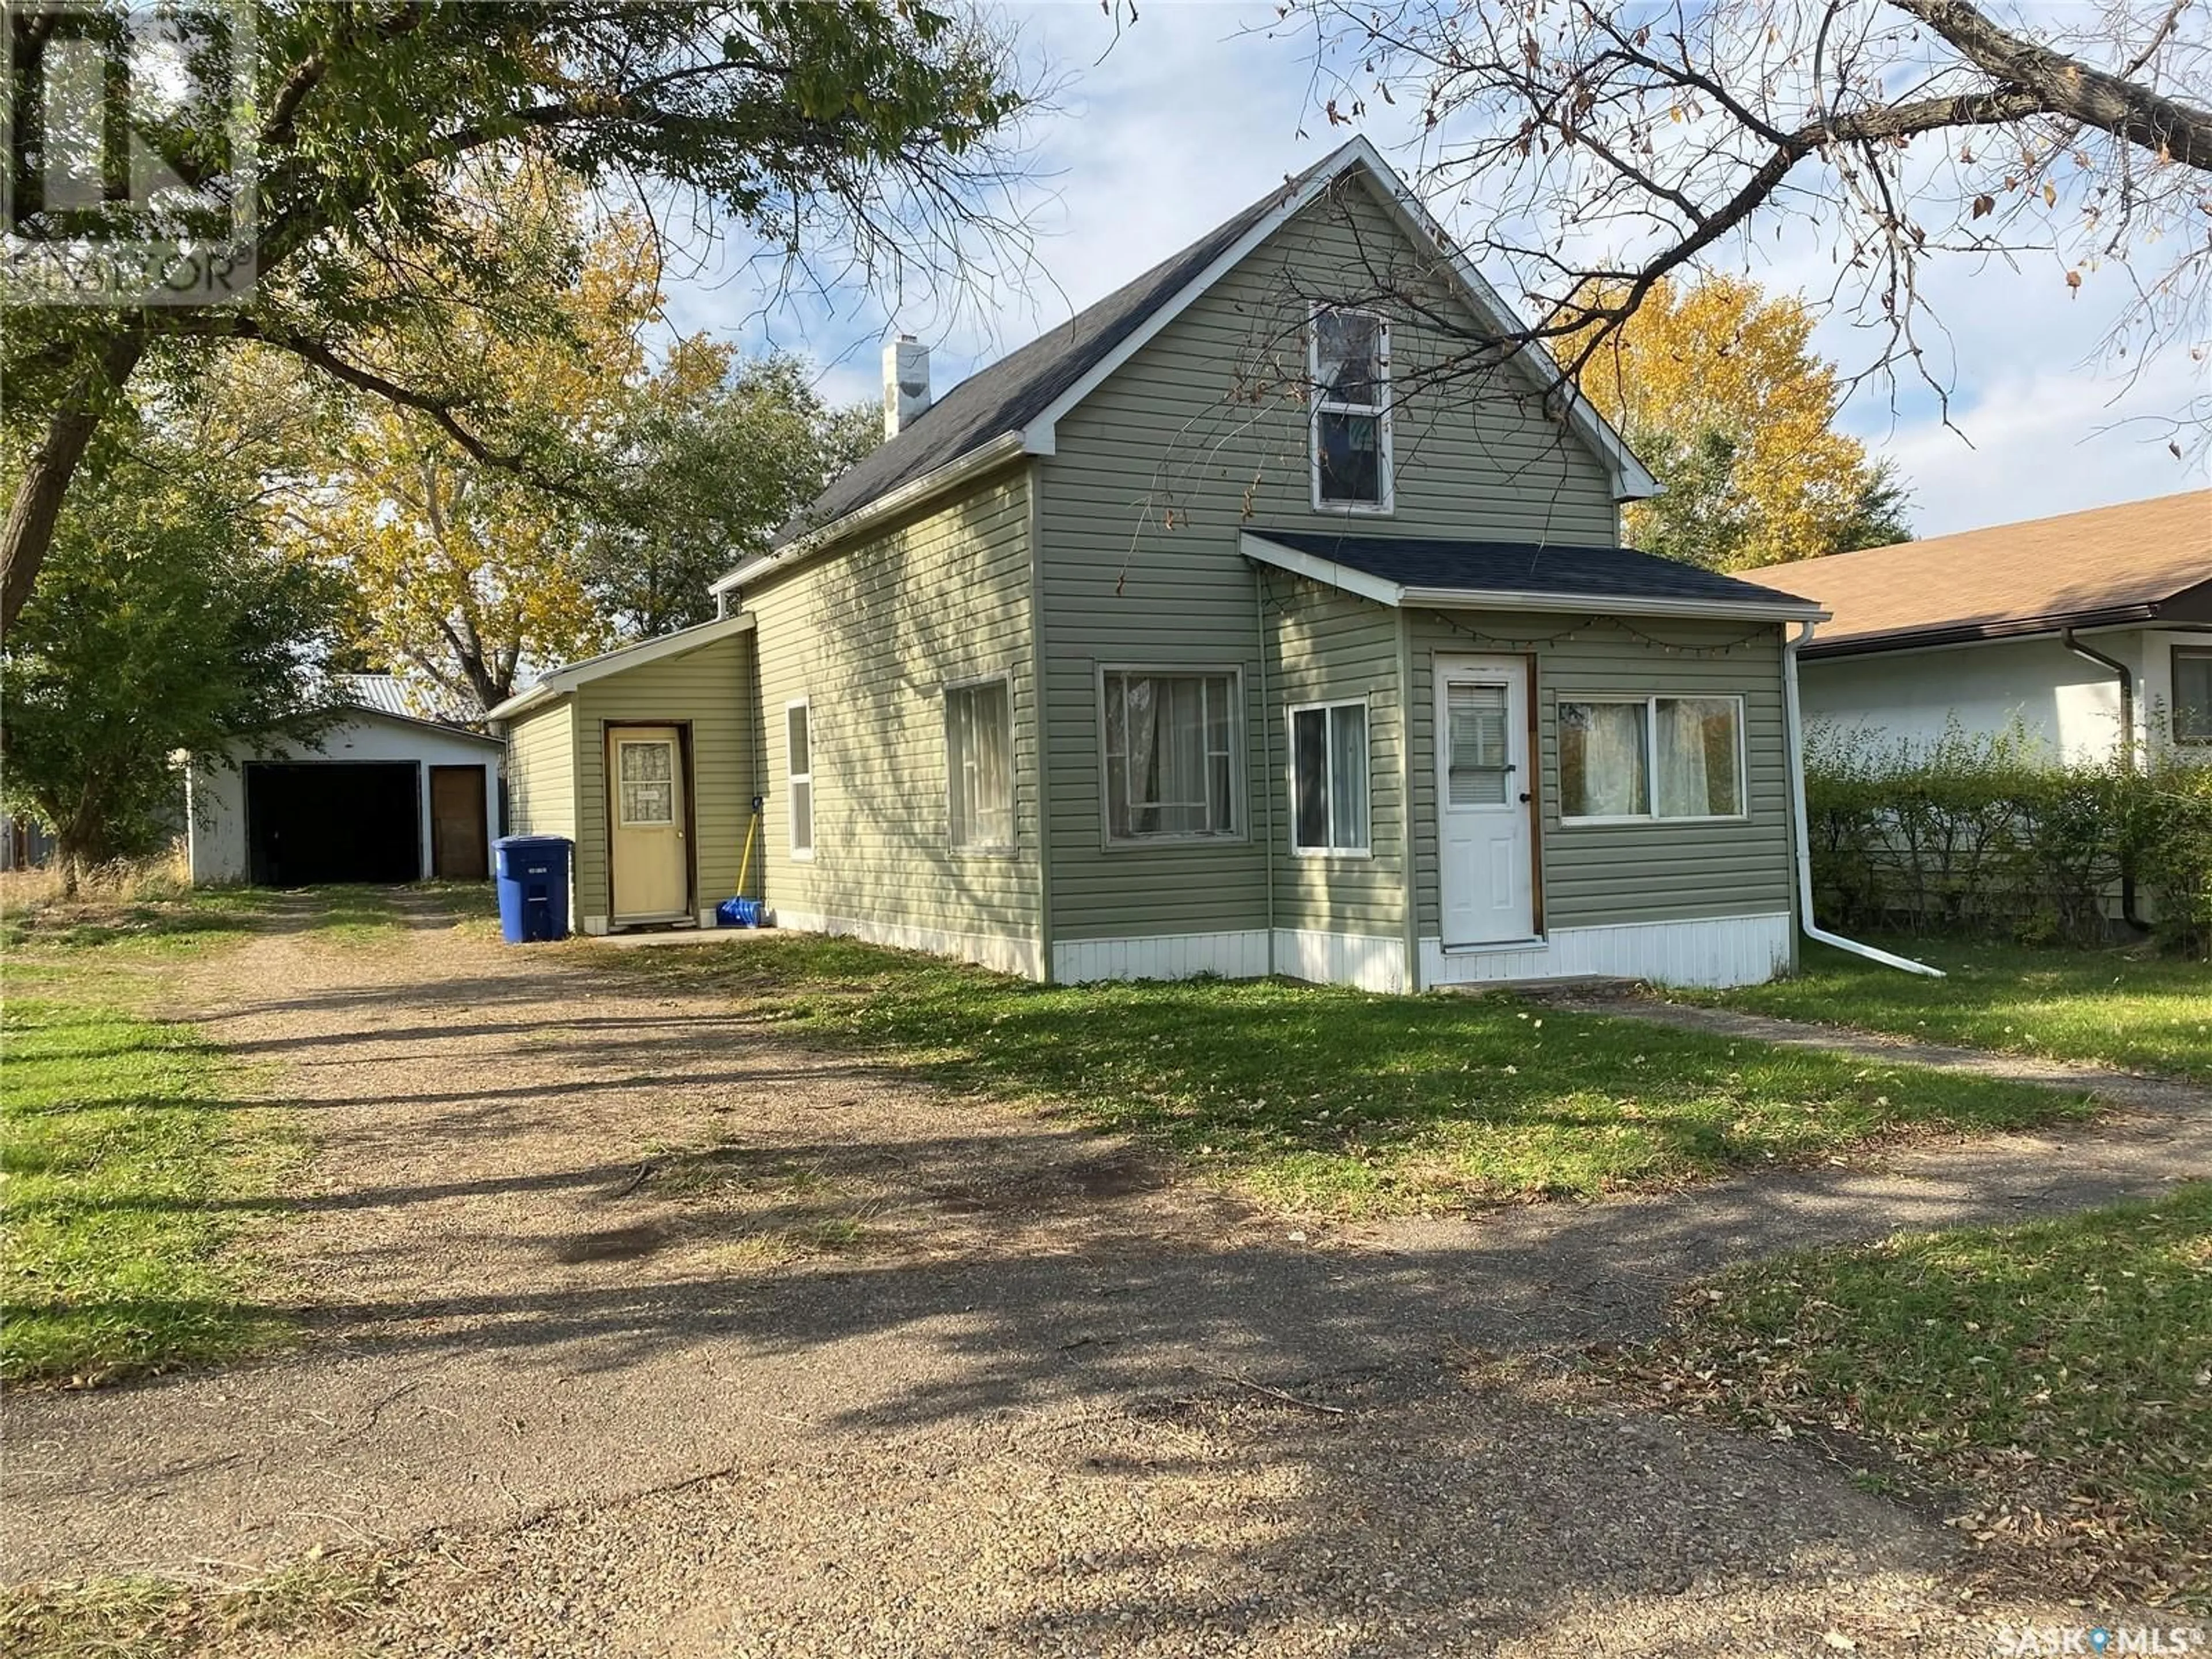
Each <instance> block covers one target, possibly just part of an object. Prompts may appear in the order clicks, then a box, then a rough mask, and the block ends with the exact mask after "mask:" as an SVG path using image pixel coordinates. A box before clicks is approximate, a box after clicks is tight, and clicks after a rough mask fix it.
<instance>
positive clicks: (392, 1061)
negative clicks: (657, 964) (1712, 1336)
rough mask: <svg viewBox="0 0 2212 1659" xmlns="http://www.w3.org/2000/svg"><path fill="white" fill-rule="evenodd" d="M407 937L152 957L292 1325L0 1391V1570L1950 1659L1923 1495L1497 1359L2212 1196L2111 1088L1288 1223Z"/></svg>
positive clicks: (1386, 1646)
mask: <svg viewBox="0 0 2212 1659" xmlns="http://www.w3.org/2000/svg"><path fill="white" fill-rule="evenodd" d="M309 920H311V918H308V917H306V916H301V917H299V918H295V919H293V921H295V922H296V923H298V924H300V925H296V926H295V925H291V924H290V923H288V922H285V921H280V922H279V924H278V925H277V926H276V927H275V928H273V929H272V930H271V931H270V932H268V933H264V934H263V935H261V936H259V937H258V938H256V939H254V940H253V941H252V942H251V943H250V944H249V945H246V947H244V948H243V949H242V950H241V951H237V952H235V953H233V954H230V955H228V956H226V957H223V958H222V959H221V960H220V961H219V962H217V963H214V964H213V965H212V966H211V967H210V968H209V969H206V970H204V972H202V973H201V974H200V975H198V976H197V978H195V979H193V980H192V981H190V982H189V983H186V984H185V985H184V986H183V987H181V988H180V991H179V996H180V1000H181V1006H180V1011H181V1012H189V1013H191V1015H192V1016H193V1017H195V1018H199V1019H200V1020H202V1021H203V1022H204V1024H205V1026H206V1028H207V1029H208V1030H209V1031H210V1034H211V1035H212V1036H214V1037H215V1038H216V1040H217V1041H219V1042H222V1043H223V1044H225V1045H226V1046H228V1048H231V1049H233V1050H234V1051H235V1052H237V1053H239V1054H240V1055H241V1056H242V1057H243V1058H245V1059H246V1060H255V1061H267V1062H271V1063H270V1064H269V1065H268V1066H266V1067H265V1068H264V1069H263V1070H262V1071H260V1072H259V1073H257V1074H258V1075H260V1076H262V1077H264V1079H265V1087H266V1089H267V1091H268V1092H269V1094H270V1098H272V1099H275V1100H279V1101H282V1102H284V1103H288V1104H289V1105H290V1106H291V1107H292V1108H293V1109H295V1110H296V1112H297V1113H298V1115H299V1119H300V1121H301V1126H302V1128H303V1132H304V1133H306V1134H307V1136H308V1137H309V1138H310V1139H311V1140H312V1143H313V1146H314V1147H315V1149H316V1152H315V1157H314V1159H313V1165H312V1169H311V1171H310V1176H309V1180H308V1189H307V1193H306V1194H305V1196H304V1198H303V1200H302V1205H301V1207H302V1209H303V1211H304V1213H303V1215H302V1217H301V1218H300V1220H298V1221H297V1222H296V1223H295V1224H294V1225H291V1226H290V1227H289V1230H287V1231H286V1232H285V1233H284V1234H283V1249H284V1252H285V1263H284V1265H285V1271H286V1273H288V1274H289V1277H290V1279H291V1280H292V1281H293V1286H292V1292H291V1294H292V1296H293V1297H294V1298H295V1299H296V1301H297V1303H298V1304H301V1306H303V1307H305V1309H306V1310H307V1323H308V1328H309V1334H308V1338H307V1341H306V1342H305V1343H304V1344H303V1345H302V1346H301V1347H300V1348H299V1349H298V1350H296V1351H295V1352H292V1353H290V1354H288V1355H286V1356H283V1357H281V1358H276V1359H273V1360H270V1361H268V1362H266V1363H263V1364H257V1365H252V1366H246V1367H243V1368H239V1369H235V1370H228V1371H223V1372H217V1373H209V1374H201V1375H196V1376H188V1377H184V1378H179V1379H174V1380H168V1381H164V1382H161V1383H153V1384H149V1385H145V1386H141V1387H136V1388H130V1389H117V1390H112V1391H107V1392H102V1393H98V1394H93V1395H35V1394H34V1395H21V1396H18V1397H16V1398H15V1399H13V1400H12V1401H10V1402H9V1413H8V1418H9V1420H8V1424H7V1432H8V1448H9V1468H8V1476H7V1484H8V1504H7V1534H6V1538H5V1552H6V1558H5V1566H6V1571H7V1574H8V1576H9V1577H11V1578H16V1579H21V1578H55V1577H71V1578H74V1577H83V1576H86V1575H88V1574H93V1573H114V1572H129V1571H147V1570H153V1571H164V1572H182V1573H191V1572H195V1571H216V1572H218V1573H220V1574H227V1575H230V1576H236V1575H238V1574H240V1573H243V1572H247V1571H252V1570H255V1569H258V1568H259V1567H263V1566H265V1565H271V1564H275V1563H278V1562H282V1561H283V1560H286V1559H289V1558H291V1557H293V1556H295V1555H297V1554H298V1553H301V1552H302V1551H304V1550H306V1549H308V1548H310V1547H316V1546H341V1547H344V1546H353V1547H362V1548H366V1549H375V1550H380V1551H386V1552H388V1553H391V1555H392V1559H393V1560H394V1561H395V1563H396V1566H395V1569H394V1571H393V1573H392V1581H391V1582H392V1589H391V1594H390V1595H389V1597H388V1598H387V1600H386V1601H385V1602H384V1603H383V1604H382V1605H380V1607H378V1608H377V1609H376V1610H375V1611H374V1613H372V1615H371V1616H370V1618H369V1620H368V1622H367V1623H365V1624H362V1625H357V1626H349V1627H347V1628H345V1629H343V1631H339V1632H332V1633H331V1634H330V1635H329V1636H328V1638H327V1640H326V1641H325V1644H324V1645H322V1646H319V1647H318V1646H316V1645H315V1640H316V1639H319V1638H311V1639H309V1640H307V1641H306V1642H305V1643H304V1644H303V1642H302V1641H301V1639H299V1638H295V1637H290V1636H288V1637H285V1638H283V1639H282V1640H281V1641H277V1640H276V1639H275V1638H267V1645H265V1646H263V1647H259V1648H257V1647H256V1645H255V1638H252V1637H250V1636H240V1637H239V1638H236V1643H235V1648H236V1650H237V1651H239V1652H240V1653H252V1652H269V1653H276V1652H280V1651H281V1652H284V1653H295V1652H303V1651H305V1652H324V1653H328V1654H331V1655H338V1654H349V1655H350V1654H362V1653H378V1654H382V1653H392V1654H482V1655H514V1656H529V1655H541V1654H543V1655H568V1654H578V1655H582V1654H592V1655H597V1654H627V1653H637V1654H676V1655H684V1654H699V1655H708V1654H714V1655H750V1654H762V1655H767V1654H779V1655H780V1654H793V1655H798V1654H805V1655H814V1654H821V1655H847V1654H853V1655H878V1654H881V1655H893V1654H917V1655H920V1654H939V1653H943V1654H956V1653H957V1654H962V1655H974V1654H998V1653H1009V1654H1011V1653H1024V1654H1026V1653H1062V1652H1065V1653H1080V1654H1124V1653H1126V1654H1153V1653H1158V1654H1170V1653H1175V1654H1184V1653H1217V1652H1218V1653H1232V1652H1233V1653H1237V1654H1261V1655H1271V1654H1332V1655H1353V1654H1359V1655H1366V1654H1386V1653H1387V1654H1401V1653H1402V1654H1408V1655H1413V1654H1440V1653H1468V1654H1489V1653H1501V1654H1516V1655H1519V1654H1530V1655H1534V1654H1561V1655H1565V1654H1575V1655H1583V1654H1606V1653H1624V1654H1626V1653H1636V1654H1647V1653H1648V1654H1661V1653H1667V1654H1672V1653H1678V1652H1681V1651H1685V1650H1691V1649H1695V1650H1699V1651H1707V1652H1714V1653H1723V1654H1744V1655H1753V1654H1759V1655H1764V1654H1775V1653H1784V1654H1796V1653H1819V1654H1833V1653H1835V1652H1838V1651H1843V1650H1845V1647H1844V1644H1856V1650H1857V1651H1859V1652H1863V1653H1888V1652H1895V1653H1899V1654H1906V1653H1910V1654H1913V1655H1916V1656H1920V1655H1926V1654H1929V1653H1981V1652H1984V1651H1987V1650H1989V1646H1990V1632H1991V1631H1993V1630H1994V1628H1995V1627H1996V1626H1997V1625H1999V1624H2002V1623H2003V1622H2004V1621H2005V1620H2008V1619H2010V1620H2015V1621H2017V1620H2021V1619H2023V1618H2025V1617H2027V1615H2028V1613H2030V1612H2032V1611H2033V1610H2032V1609H2027V1608H2023V1607H2018V1606H2014V1605H2010V1604H2003V1603H1996V1604H1991V1603H1988V1602H1986V1601H1982V1600H1974V1601H1963V1600H1962V1599H1961V1589H1962V1586H1963V1585H1965V1583H1966V1565H1965V1564H1964V1563H1962V1562H1961V1560H1960V1556H1959V1554H1958V1552H1957V1549H1956V1546H1955V1543H1954V1534H1952V1533H1951V1532H1950V1531H1949V1530H1948V1529H1947V1528H1943V1527H1942V1526H1941V1525H1940V1524H1939V1523H1938V1522H1937V1521H1936V1519H1935V1518H1933V1517H1929V1516H1922V1515H1917V1514H1914V1513H1911V1512H1908V1511H1907V1510H1904V1509H1902V1508H1899V1507H1898V1506H1897V1505H1895V1504H1892V1503H1889V1502H1887V1501H1886V1500H1884V1499H1881V1498H1877V1497H1875V1496H1871V1495H1869V1494H1868V1493H1867V1492H1862V1491H1860V1490H1859V1489H1858V1488H1857V1486H1853V1485H1852V1484H1851V1483H1850V1480H1848V1479H1847V1478H1846V1477H1845V1475H1844V1472H1843V1471H1841V1470H1839V1469H1838V1468H1835V1467H1833V1466H1832V1465H1831V1464H1829V1463H1828V1462H1825V1461H1824V1460H1822V1459H1821V1458H1820V1457H1819V1456H1817V1455H1814V1454H1813V1453H1812V1452H1810V1451H1808V1450H1805V1449H1800V1448H1797V1447H1793V1446H1785V1445H1776V1444H1769V1443H1760V1442H1756V1441H1752V1440H1747V1439H1742V1438H1739V1437H1731V1436H1727V1435H1724V1434H1722V1433H1719V1432H1717V1431H1711V1430H1709V1429H1705V1428H1702V1427H1698V1426H1693V1425H1676V1424H1674V1423H1671V1422H1668V1421H1665V1420H1662V1419H1656V1418H1652V1417H1649V1416H1646V1415H1644V1414H1642V1413H1638V1412H1635V1411H1633V1410H1632V1409H1630V1408H1628V1407H1625V1406H1622V1405H1620V1404H1618V1403H1616V1402H1613V1401H1609V1400H1607V1399H1605V1398H1603V1397H1601V1396H1597V1395H1593V1394H1592V1393H1591V1392H1590V1391H1589V1389H1588V1387H1587V1385H1584V1384H1581V1383H1574V1382H1571V1381H1568V1380H1564V1379H1563V1380H1561V1381H1559V1382H1557V1383H1548V1382H1546V1381H1544V1380H1543V1379H1544V1377H1545V1376H1546V1375H1547V1370H1546V1367H1545V1366H1544V1364H1542V1363H1541V1356H1542V1355H1543V1354H1545V1353H1546V1352H1548V1351H1551V1350H1554V1349H1557V1348H1560V1347H1564V1346H1573V1345H1578V1344H1582V1343H1587V1342H1589V1341H1593V1340H1631V1339H1634V1338H1637V1337H1640V1336H1642V1335H1644V1334H1650V1333H1651V1332H1653V1331H1655V1330H1656V1329H1657V1328H1658V1327H1659V1325H1660V1322H1661V1321H1662V1316H1663V1310H1664V1305H1665V1301H1666V1298H1667V1297H1668V1294H1669V1292H1670V1291H1672V1290H1673V1289H1674V1287H1675V1286H1676V1285H1679V1284H1680V1282H1681V1280H1682V1279H1684V1278H1686V1277H1687V1276H1690V1275H1692V1274H1694V1273H1699V1272H1702V1271H1705V1270H1707V1269H1709V1268H1711V1267H1714V1266H1717V1265H1719V1264H1720V1263H1723V1262H1725V1261H1730V1260H1734V1259H1736V1258H1739V1257H1741V1256H1742V1255H1747V1254H1754V1253H1759V1252H1763V1251H1766V1250H1770V1249H1777V1248H1781V1247H1784V1246H1785V1245H1788V1244H1791V1243H1803V1242H1811V1241H1815V1240H1825V1239H1847V1238H1857V1237H1872V1236H1876V1235H1879V1234H1881V1233H1882V1232H1885V1231H1890V1230H1892V1229H1893V1228H1895V1227H1898V1226H1900V1225H1928V1226H1934V1225H1947V1224H1949V1223H1953V1222H1957V1221H1962V1220H1973V1219H2000V1218H2017V1217H2019V1216H2021V1215H2023V1214H2029V1213H2037V1212H2046V1211H2048V1210H2051V1209H2053V1208H2058V1207H2068V1206H2074V1205H2078V1204H2086V1203H2092V1202H2097V1201H2102V1200H2107V1199H2110V1198H2112V1197H2115V1196H2118V1195H2120V1194H2128V1193H2137V1192H2149V1191H2154V1190H2157V1189H2159V1188H2161V1187H2162V1186H2163V1185H2164V1184H2165V1183H2166V1182H2168V1181H2170V1180H2171V1179H2173V1178H2175V1177H2176V1176H2179V1175H2183V1174H2187V1173H2190V1172H2191V1171H2192V1170H2212V1125H2208V1124H2207V1122H2206V1121H2205V1119H2204V1118H2203V1115H2170V1116H2155V1115H2145V1116H2142V1117H2138V1118H2134V1119H2124V1120H2121V1121H2118V1122H2116V1123H2112V1124H2108V1125H2106V1126H2104V1127H2101V1128H2100V1130H2099V1131H2098V1132H2097V1133H2095V1135H2094V1136H2093V1137H2087V1138H2077V1139H2069V1140H2066V1141H2064V1142H2060V1141H2057V1140H2054V1139H2045V1138H2039V1137H2027V1136H2022V1137H2014V1138H2008V1139H2001V1140H1996V1141H1984V1142H1980V1143H1977V1144H1976V1145H1974V1146H1971V1147H1960V1148H1951V1149H1941V1148H1938V1149H1929V1150H1923V1151H1920V1152H1913V1153H1911V1154H1909V1155H1904V1156H1900V1158H1899V1159H1897V1160H1896V1161H1895V1162H1893V1164H1891V1165H1890V1166H1889V1167H1888V1168H1887V1169H1885V1170H1878V1171H1868V1170H1846V1169H1842V1168H1838V1169H1834V1170H1827V1171H1822V1172H1818V1173H1813V1174H1793V1175H1790V1176H1777V1177H1774V1178H1771V1179H1768V1180H1764V1181H1750V1182H1734V1183H1729V1184H1726V1185H1723V1186H1717V1187H1711V1188H1703V1189H1700V1190H1699V1192H1697V1193H1695V1194H1690V1195H1686V1196H1683V1197H1680V1198H1662V1199H1654V1200H1640V1201H1626V1202H1616V1203H1607V1204H1602V1205H1596V1206H1568V1205H1554V1206H1539V1207H1534V1208H1523V1209H1516V1210H1510V1211H1506V1212H1501V1213H1499V1214H1497V1215H1494V1216H1492V1217H1489V1218H1483V1219H1480V1220H1477V1221H1454V1222H1426V1223H1419V1224H1406V1225H1390V1226H1377V1227H1363V1228H1358V1229H1350V1230H1337V1231H1321V1230H1317V1229H1313V1228H1302V1227H1294V1226H1291V1225H1286V1224H1285V1223H1282V1222H1280V1221H1277V1220H1271V1219H1270V1218H1266V1217H1261V1216H1255V1215H1253V1214H1250V1213H1248V1212H1245V1211H1243V1210H1242V1209H1240V1208H1238V1207H1237V1206H1234V1205H1231V1204H1230V1203H1228V1202H1227V1201H1225V1200H1222V1199H1221V1198H1219V1197H1218V1196H1217V1195H1214V1194H1211V1193H1209V1192H1208V1191H1206V1189H1204V1188H1198V1187H1194V1186H1190V1185H1185V1184H1181V1183H1178V1182H1176V1181H1174V1180H1173V1179H1171V1178H1170V1175H1169V1173H1168V1172H1167V1171H1166V1170H1163V1169H1162V1168H1160V1167H1158V1166H1157V1165H1156V1164H1153V1163H1152V1162H1151V1161H1150V1160H1148V1159H1147V1158H1145V1157H1143V1156H1142V1155H1140V1154H1139V1153H1138V1152H1135V1151H1134V1150H1133V1149H1132V1148H1129V1147H1127V1146H1120V1145H1117V1144H1115V1143H1113V1142H1110V1141H1107V1140H1103V1139H1099V1138H1097V1137H1096V1136H1092V1135H1088V1134H1084V1133H1078V1132H1075V1131H1073V1130H1072V1129H1069V1128H1066V1127H1063V1126H1060V1125H1059V1124H1056V1123H1055V1122H1054V1121H1051V1120H1049V1119H1048V1118H1044V1117H1041V1116H1037V1115H1028V1114H1024V1113H1021V1112H1018V1111H1016V1110H1013V1109H1009V1108H1006V1107H1005V1106H1001V1105H997V1104H993V1103H985V1102H981V1101H978V1100H975V1099H969V1098H965V1097H957V1096H949V1095H945V1094H942V1093H939V1092H935V1091H931V1090H928V1089H926V1088H923V1087H921V1086H919V1085H915V1083H913V1082H912V1081H910V1080H908V1079H905V1078H902V1077H901V1076H899V1075H898V1074H896V1073H891V1072H888V1071H884V1070H880V1069H877V1068H872V1067H870V1066H866V1065H856V1064H855V1063H854V1062H853V1061H852V1060H849V1059H845V1058H836V1057H831V1056H827V1055H823V1054H816V1053H811V1052H809V1051H807V1050H806V1049H805V1048H801V1047H799V1046H798V1045H797V1044H795V1043H794V1042H793V1039H792V1038H791V1037H790V1036H788V1035H787V1033H785V1032H783V1031H781V1030H778V1029H777V1028H776V1027H775V1026H773V1025H763V1024H752V1023H748V1022H746V1021H744V1020H743V1019H740V1018H735V1017H733V1016H732V1014H731V1012H730V1011H729V1010H728V1008H727V1007H726V1006H722V1005H720V1004H717V1003H715V1002H713V1001H711V1000H704V999H687V998H685V997H683V996H676V995H670V994H666V993H665V991H663V990H660V989H659V988H653V989H641V988H640V987H638V985H637V984H636V983H635V981H630V980H627V979H624V978H623V977H622V976H620V975H611V974H610V973H608V972H607V971H606V970H605V963H606V960H607V958H606V957H605V956H604V955H603V954H601V953H600V950H599V948H595V947H591V946H584V945H579V946H576V947H562V948H561V949H559V950H555V951H534V952H530V953H524V952H520V951H507V950H503V949H501V948H500V947H498V946H496V945H491V944H489V943H486V942H484V941H483V940H482V939H479V938H477V937H475V936H474V935H473V934H472V933H470V932H469V931H467V930H463V931H461V932H459V933H457V932H455V931H454V930H453V929H452V927H450V926H448V925H447V922H446V921H445V920H444V919H443V918H442V917H441V916H439V915H435V913H434V912H432V911H430V910H428V909H427V908H422V907H420V906H419V905H416V906H412V907H410V920H411V921H412V923H413V924H414V925H413V926H411V927H410V928H409V929H408V930H407V931H406V932H405V933H404V934H403V935H402V936H400V937H398V939H394V940H392V941H391V942H389V943H384V942H371V943H367V944H353V945H338V944H336V943H334V942H331V941H329V940H325V939H319V938H318V937H317V936H316V934H315V933H313V930H312V928H311V927H307V926H306V925H305V924H306V923H307V921H309ZM696 948H718V949H742V948H744V945H743V944H742V943H741V942H727V943H723V944H720V945H711V946H700V947H696ZM2061 1171H2063V1174H2062V1173H2061ZM1501 1357H1503V1358H1504V1359H1505V1360H1508V1361H1514V1362H1517V1363H1508V1364H1500V1363H1498V1360H1499V1359H1500V1358H1501ZM2043 1616H2044V1617H2045V1618H2047V1619H2055V1620H2058V1621H2059V1622H2063V1623H2065V1624H2069V1625H2070V1624H2075V1623H2078V1622H2080V1619H2081V1615H2079V1614H2077V1613H2058V1612H2056V1611H2054V1610H2045V1611H2044V1614H2043Z"/></svg>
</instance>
